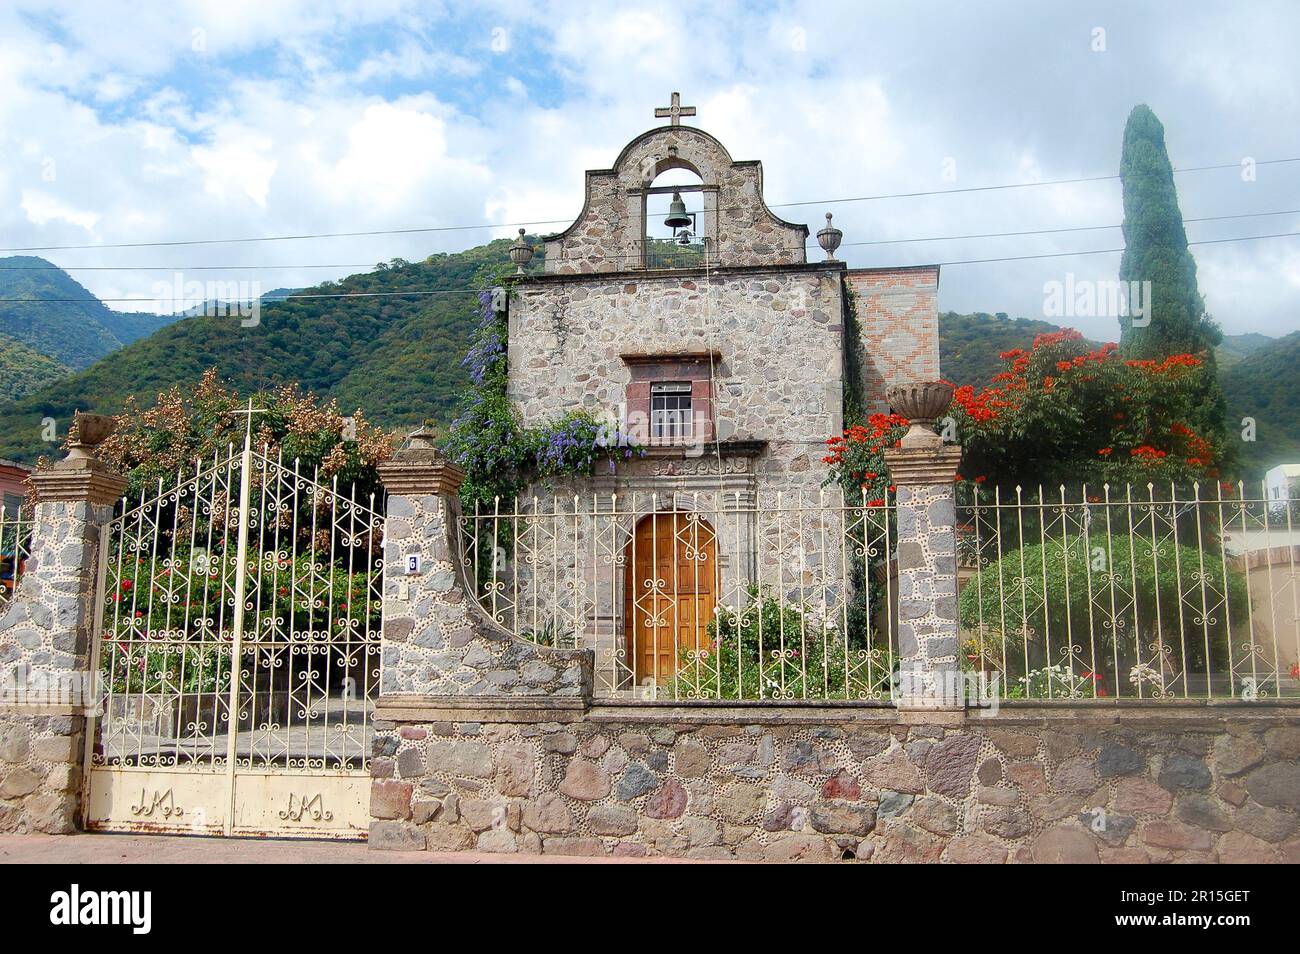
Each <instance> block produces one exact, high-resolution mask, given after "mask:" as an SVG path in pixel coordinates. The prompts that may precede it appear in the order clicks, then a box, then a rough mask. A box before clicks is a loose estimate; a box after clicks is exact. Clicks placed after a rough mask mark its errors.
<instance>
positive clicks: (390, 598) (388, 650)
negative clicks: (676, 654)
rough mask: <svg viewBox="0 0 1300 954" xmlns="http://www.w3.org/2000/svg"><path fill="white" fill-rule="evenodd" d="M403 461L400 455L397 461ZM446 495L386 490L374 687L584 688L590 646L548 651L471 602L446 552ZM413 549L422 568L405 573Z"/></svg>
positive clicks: (447, 690)
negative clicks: (377, 667)
mask: <svg viewBox="0 0 1300 954" xmlns="http://www.w3.org/2000/svg"><path fill="white" fill-rule="evenodd" d="M395 466H396V467H397V468H398V469H399V470H400V468H401V455H399V463H398V464H397V465H395ZM458 519H459V511H458V509H457V508H456V505H455V502H454V499H452V498H450V497H447V496H439V495H438V494H436V493H428V494H423V495H420V494H410V495H406V494H392V495H391V496H390V497H389V499H388V514H387V523H386V526H385V531H384V562H385V572H384V627H383V632H382V638H381V641H380V653H381V675H380V693H381V695H388V696H391V695H419V696H430V697H439V696H440V697H447V696H457V697H478V696H485V695H492V696H538V697H541V696H545V697H557V696H558V697H572V698H576V699H580V698H584V697H586V696H589V695H590V693H591V680H592V661H591V653H590V652H589V651H581V650H576V651H574V650H553V649H546V648H544V647H539V646H535V645H533V644H531V643H527V642H523V641H521V640H517V639H514V638H513V637H512V636H511V635H510V633H508V632H507V631H506V630H505V629H503V628H501V627H500V626H498V625H495V624H494V623H493V622H492V621H491V620H490V619H488V618H487V617H486V616H485V615H484V614H483V613H482V612H481V611H478V609H477V607H476V606H473V605H472V603H473V601H472V597H468V596H467V595H466V594H468V593H472V592H473V588H472V587H471V586H470V585H469V581H468V580H466V579H465V578H464V572H465V568H464V566H463V564H462V563H461V561H460V560H458V559H456V558H455V557H454V555H453V554H454V550H453V538H452V536H451V535H450V534H451V533H452V532H454V527H453V526H452V524H454V523H455V521H456V520H458ZM410 556H419V557H420V559H421V572H420V573H419V574H414V575H407V574H406V572H405V567H406V561H407V558H408V557H410Z"/></svg>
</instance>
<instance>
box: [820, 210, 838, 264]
mask: <svg viewBox="0 0 1300 954" xmlns="http://www.w3.org/2000/svg"><path fill="white" fill-rule="evenodd" d="M842 241H844V233H843V232H841V231H840V230H839V229H837V228H835V226H833V225H831V214H830V213H829V212H827V213H826V228H824V229H822V230H821V231H820V232H818V233H817V244H818V245H820V246H821V247H822V248H824V249H825V250H826V261H828V262H833V261H835V250H836V249H837V248H839V247H840V242H842Z"/></svg>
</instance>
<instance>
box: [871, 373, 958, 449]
mask: <svg viewBox="0 0 1300 954" xmlns="http://www.w3.org/2000/svg"><path fill="white" fill-rule="evenodd" d="M885 397H886V399H887V400H888V401H889V405H890V407H892V408H893V409H894V413H895V414H901V415H903V417H905V418H907V419H908V421H909V422H910V423H911V425H912V426H911V427H910V428H909V429H908V431H907V433H906V434H905V435H903V440H902V444H903V446H904V447H938V446H939V445H940V444H942V443H943V440H942V439H941V438H940V437H939V435H938V434H936V433H935V432H934V429H933V427H932V426H931V425H933V424H934V422H935V421H936V420H938V418H939V415H941V414H942V413H943V412H944V411H946V410H947V409H948V405H949V404H951V403H952V385H951V384H948V383H947V382H945V381H923V382H918V383H914V384H896V385H894V386H893V387H891V388H890V389H889V390H888V391H886V392H885Z"/></svg>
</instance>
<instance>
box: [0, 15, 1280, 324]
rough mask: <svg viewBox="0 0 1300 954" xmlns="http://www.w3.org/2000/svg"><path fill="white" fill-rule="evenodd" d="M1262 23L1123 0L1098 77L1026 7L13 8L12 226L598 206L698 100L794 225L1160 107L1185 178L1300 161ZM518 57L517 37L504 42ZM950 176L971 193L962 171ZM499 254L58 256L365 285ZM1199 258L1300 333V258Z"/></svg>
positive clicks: (1072, 155) (282, 250)
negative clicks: (653, 134) (359, 273)
mask: <svg viewBox="0 0 1300 954" xmlns="http://www.w3.org/2000/svg"><path fill="white" fill-rule="evenodd" d="M1175 10H1177V11H1179V15H1178V16H1171V11H1175ZM1261 10H1262V12H1260V13H1259V15H1258V16H1255V17H1252V18H1245V17H1239V16H1238V17H1235V18H1234V17H1229V18H1227V21H1226V23H1225V20H1224V18H1223V17H1220V16H1217V15H1214V16H1212V15H1210V14H1208V13H1207V14H1200V13H1196V14H1195V15H1192V14H1188V15H1183V14H1182V13H1181V7H1173V6H1170V7H1165V8H1160V7H1159V6H1156V5H1152V7H1151V9H1146V8H1141V9H1139V8H1132V9H1130V8H1128V7H1125V8H1123V9H1122V10H1119V9H1116V10H1111V11H1110V12H1109V13H1108V15H1107V16H1106V21H1107V25H1108V36H1109V41H1110V42H1109V52H1107V53H1106V54H1104V55H1095V54H1091V53H1090V52H1089V51H1088V49H1087V39H1088V36H1089V32H1088V31H1089V29H1090V27H1091V26H1092V25H1094V24H1093V23H1092V19H1093V17H1092V16H1091V15H1086V16H1085V15H1084V14H1082V13H1076V12H1073V11H1070V10H1066V9H1056V8H1051V9H1048V8H1042V9H1038V10H1036V11H1035V12H1034V13H1033V14H1032V15H1026V14H1025V13H1024V11H1023V10H1022V9H1021V8H1020V7H1019V6H1017V5H1014V4H1009V3H1008V4H1006V5H1001V6H999V5H992V4H990V5H980V6H979V8H978V9H976V8H973V7H969V6H968V5H964V4H959V3H954V4H953V5H951V6H949V7H944V8H937V9H936V10H933V11H929V12H926V13H921V12H918V11H917V10H916V9H914V8H912V7H911V6H909V5H892V6H887V7H877V8H873V9H863V8H861V7H860V5H859V4H856V3H850V2H843V3H840V2H834V0H825V2H818V3H815V4H812V3H808V4H804V3H797V2H791V3H785V4H782V5H780V6H778V7H776V8H771V9H766V8H765V9H755V8H753V7H752V6H742V5H731V4H726V3H723V4H717V5H713V6H709V7H707V8H701V9H699V10H693V11H690V16H689V17H687V16H686V13H685V11H684V10H683V11H674V10H671V9H669V10H666V9H665V8H664V7H663V5H662V4H641V5H638V6H619V7H617V8H612V7H611V5H609V4H607V3H597V2H592V3H586V4H579V3H563V4H553V5H538V4H535V3H525V2H521V0H498V2H495V3H491V4H489V5H486V6H484V5H477V4H476V5H469V4H463V3H450V4H448V5H447V6H445V7H444V6H442V5H430V4H428V3H417V2H414V0H411V2H405V0H372V2H363V0H355V2H345V0H321V2H308V0H283V2H275V3H267V2H265V0H239V2H237V3H232V2H231V0H207V2H201V0H180V2H164V0H137V2H135V3H133V4H132V5H131V6H129V7H125V8H123V7H111V6H110V5H107V4H68V5H57V6H54V7H52V8H51V7H47V6H46V5H44V4H41V3H37V2H35V0H19V2H18V3H17V4H14V5H11V7H10V8H9V9H7V10H6V11H0V231H3V234H5V236H6V244H10V245H44V244H65V243H66V244H80V243H82V242H85V241H87V239H88V237H89V239H90V240H91V241H101V242H114V241H151V240H152V241H168V240H176V239H184V238H192V237H210V236H215V237H222V236H236V235H255V234H267V235H271V234H286V233H299V232H312V231H322V232H335V231H361V230H366V229H384V228H406V227H413V226H421V225H440V226H442V225H461V224H467V223H476V222H484V221H487V220H489V219H493V220H497V221H503V220H505V221H527V220H536V219H554V218H560V217H563V216H573V215H576V214H577V212H578V210H579V208H580V207H581V203H582V185H583V171H584V170H585V169H587V168H604V167H608V166H609V165H610V163H611V162H612V161H613V160H614V158H615V156H616V155H617V154H618V151H619V150H620V149H621V148H622V146H623V145H624V144H625V143H626V142H627V141H628V140H629V139H631V138H632V137H633V136H635V135H636V134H637V133H639V132H640V131H642V130H644V129H645V128H647V127H649V126H650V125H652V124H653V123H656V122H657V120H655V119H654V117H653V114H652V109H653V107H655V106H661V105H664V104H666V103H667V102H668V96H669V94H670V93H671V92H672V91H673V90H680V91H681V93H682V96H683V102H684V103H685V104H687V105H694V106H697V107H698V108H699V110H700V113H699V116H698V117H696V118H695V119H693V120H690V122H692V123H694V124H697V125H700V126H702V127H704V128H706V129H708V130H709V131H710V132H712V133H714V134H715V135H717V136H719V138H720V139H721V140H722V141H723V143H724V144H725V145H726V146H727V147H728V149H729V150H730V151H731V153H732V155H733V156H734V157H735V158H737V159H759V160H762V162H763V164H764V175H765V186H766V193H767V198H768V200H769V201H770V202H772V203H781V202H789V201H803V200H813V199H818V200H819V199H832V198H842V197H848V196H864V195H866V196H870V195H880V194H883V193H894V192H918V191H920V192H925V191H931V190H936V189H945V188H953V187H968V186H976V185H984V184H996V183H1004V182H1014V181H1024V180H1036V179H1050V178H1062V177H1070V176H1082V175H1090V174H1098V173H1103V174H1104V173H1107V172H1112V171H1115V169H1116V166H1117V163H1118V158H1119V151H1120V136H1121V133H1122V129H1123V123H1124V118H1125V116H1126V115H1127V112H1128V110H1129V109H1130V108H1131V107H1132V105H1133V104H1134V101H1135V100H1136V99H1139V98H1145V99H1147V100H1148V101H1149V102H1150V103H1151V105H1152V107H1153V108H1154V109H1155V110H1156V112H1157V114H1158V115H1160V117H1161V118H1162V120H1163V121H1164V122H1165V124H1166V128H1167V133H1168V139H1169V146H1170V150H1171V155H1172V157H1173V159H1174V162H1175V164H1176V165H1198V164H1206V163H1213V162H1222V161H1230V160H1233V159H1234V158H1235V157H1239V156H1242V155H1252V156H1255V157H1257V158H1272V157H1278V156H1286V155H1291V154H1293V153H1294V152H1295V150H1296V149H1297V148H1298V147H1297V146H1296V143H1295V141H1294V129H1296V128H1300V121H1298V120H1300V117H1298V116H1297V109H1300V106H1298V105H1297V98H1296V94H1295V90H1296V89H1300V62H1298V61H1297V59H1296V58H1295V57H1294V56H1292V55H1290V53H1289V52H1288V51H1290V50H1291V49H1293V48H1294V47H1295V42H1294V41H1295V37H1296V33H1297V25H1300V11H1297V10H1295V9H1294V8H1291V7H1288V6H1286V5H1277V6H1270V7H1267V8H1261ZM936 19H939V20H942V23H943V26H944V29H942V30H937V29H935V23H936ZM1264 19H1267V21H1268V24H1269V26H1268V28H1267V29H1263V28H1262V27H1261V26H1260V23H1261V22H1263V20H1264ZM46 22H53V23H54V24H55V25H56V29H52V30H46V29H44V28H43V27H42V26H41V24H42V23H46ZM195 31H200V33H198V34H196V32H195ZM494 31H495V32H494ZM196 35H199V36H201V37H202V40H203V43H202V44H201V45H202V47H203V48H202V49H201V50H196V49H195V48H194V46H195V44H194V39H195V36H196ZM494 36H496V37H500V38H504V39H505V42H504V43H501V42H498V43H497V44H496V46H495V47H494V46H493V39H494ZM1135 38H1147V39H1144V40H1143V41H1142V42H1141V43H1138V42H1137V41H1136V40H1135ZM1150 38H1154V39H1150ZM413 87H418V88H422V89H425V91H424V92H421V93H419V94H418V95H412V94H411V93H410V90H411V89H412V88H413ZM949 158H951V159H952V160H953V161H954V162H955V167H954V168H955V172H956V177H957V178H956V180H955V181H952V180H950V179H947V178H945V176H944V161H945V160H946V159H949ZM46 160H52V161H53V163H54V168H55V169H56V170H57V175H56V178H55V179H54V180H53V181H49V180H48V178H47V174H48V169H49V166H48V165H47V164H46ZM1294 172H1295V167H1294V166H1274V167H1261V174H1260V180H1259V182H1257V183H1254V184H1252V185H1251V186H1250V187H1249V188H1247V187H1246V186H1245V185H1243V184H1242V183H1241V182H1240V180H1239V177H1237V176H1235V175H1234V174H1233V173H1232V172H1231V171H1229V172H1227V173H1224V174H1219V173H1198V174H1189V175H1187V176H1180V177H1179V182H1178V184H1179V190H1180V198H1181V200H1182V207H1183V210H1184V213H1185V214H1186V215H1188V216H1200V215H1214V214H1228V213H1232V212H1240V211H1263V210H1268V209H1276V208H1290V207H1292V206H1293V205H1294V192H1293V188H1292V184H1293V183H1294ZM776 211H777V212H778V214H780V215H782V216H783V217H785V218H788V219H792V220H794V221H800V222H807V223H808V224H809V225H810V226H811V227H812V228H813V230H814V231H815V230H816V228H817V227H818V226H819V224H820V223H821V221H822V215H823V213H824V212H825V211H833V212H834V213H835V222H836V225H837V226H839V227H840V228H842V229H843V230H844V232H845V243H846V244H845V247H844V249H843V250H842V254H843V255H844V257H845V258H846V259H847V260H848V261H849V262H850V264H854V265H876V264H895V263H897V264H911V263H917V262H924V261H930V262H933V261H955V260H960V259H967V258H987V257H1002V256H1007V257H1010V256H1016V255H1022V254H1032V253H1050V252H1057V251H1070V250H1081V249H1090V248H1107V247H1112V246H1116V245H1119V244H1120V237H1119V234H1118V232H1116V231H1111V232H1082V233H1072V234H1071V233H1065V234H1060V235H1039V236H1023V237H1016V238H1004V239H979V240H968V241H952V242H943V243H929V244H921V243H916V244H896V245H855V244H854V243H857V242H878V241H882V240H895V239H901V238H911V237H920V236H937V235H957V234H965V233H983V232H1001V231H1016V230H1027V229H1041V228H1060V227H1062V226H1072V225H1093V224H1107V223H1115V224H1117V223H1118V222H1119V220H1120V216H1121V215H1122V208H1121V204H1120V192H1119V187H1118V184H1117V183H1116V182H1114V181H1109V182H1100V183H1087V184H1077V185H1070V186H1053V187H1041V188H1034V189H1023V190H1008V191H1000V192H974V193H960V194H956V195H947V196H927V197H916V198H909V199H888V200H875V201H862V202H852V203H841V204H835V205H830V204H826V205H823V204H821V203H818V204H816V205H809V206H796V207H792V208H778V209H777V210H776ZM1256 226H1258V231H1259V232H1264V231H1284V230H1285V229H1283V228H1280V227H1278V226H1277V222H1276V221H1275V220H1246V221H1239V222H1225V223H1206V224H1204V225H1201V226H1197V227H1194V228H1192V229H1191V231H1192V234H1193V237H1194V238H1217V237H1220V236H1228V235H1236V234H1251V230H1252V229H1255V228H1256ZM498 232H501V233H503V232H504V230H498ZM488 234H493V233H489V232H487V231H482V232H480V231H473V232H449V233H428V234H423V235H415V236H397V235H392V236H377V237H372V238H367V239H354V240H342V239H339V240H329V241H321V242H302V243H275V244H252V245H236V246H216V247H198V248H191V249H169V250H135V251H132V252H131V253H129V254H128V253H127V252H125V251H120V252H112V251H109V250H103V251H91V252H78V253H75V254H73V253H67V254H66V255H55V254H51V256H50V257H51V258H53V259H54V260H55V261H57V262H58V263H59V264H65V265H76V264H120V263H131V262H134V263H145V264H166V263H170V262H176V263H182V264H184V263H190V264H197V263H214V264H222V263H229V264H245V263H247V264H266V263H289V264H295V263H312V262H337V263H340V264H361V263H367V262H374V261H378V260H380V259H389V258H392V257H396V256H400V257H404V258H420V257H423V256H424V255H427V254H428V253H429V252H432V251H441V250H451V249H455V248H461V247H465V246H466V245H469V244H473V243H476V242H478V241H481V240H482V239H483V238H485V237H486V236H487V235H488ZM164 251H165V252H166V254H165V255H164ZM813 251H814V253H815V251H816V250H815V248H814V249H813ZM1194 251H1195V254H1196V255H1197V259H1198V261H1199V262H1200V264H1201V270H1200V275H1201V287H1202V291H1203V292H1204V293H1205V295H1206V297H1207V299H1208V300H1209V301H1210V302H1211V303H1212V307H1213V310H1214V312H1215V314H1216V316H1217V317H1218V318H1219V319H1220V320H1221V321H1222V322H1223V323H1224V325H1225V326H1226V327H1227V328H1228V330H1230V331H1244V330H1262V331H1266V332H1269V333H1274V334H1280V333H1286V332H1287V331H1290V330H1292V329H1294V328H1295V327H1296V325H1297V321H1296V317H1297V311H1298V309H1297V295H1298V294H1300V293H1298V292H1297V289H1296V282H1297V275H1300V264H1297V261H1298V258H1300V247H1298V246H1297V245H1296V244H1294V241H1292V243H1291V244H1288V243H1287V240H1275V241H1274V242H1271V243H1270V242H1259V243H1246V244H1242V245H1224V246H1201V247H1199V248H1197V249H1195V250H1194ZM1117 266H1118V256H1113V255H1112V256H1087V257H1084V256H1079V257H1073V256H1072V257H1063V258H1060V259H1045V260H1040V261H1028V262H1006V263H999V264H994V265H980V266H952V267H950V268H947V269H945V271H944V275H943V286H942V291H941V306H942V307H944V308H954V309H958V310H975V309H979V310H987V311H1008V312H1010V313H1012V314H1025V315H1029V316H1037V315H1039V314H1041V309H1042V285H1043V282H1044V281H1045V280H1048V279H1051V278H1059V277H1060V275H1062V274H1064V273H1065V272H1067V271H1072V272H1074V273H1075V274H1076V276H1079V277H1084V276H1086V277H1089V278H1108V277H1113V276H1114V272H1115V270H1116V268H1117ZM347 271H348V269H346V268H344V269H340V270H339V271H337V272H335V273H328V272H322V271H320V270H307V269H296V270H295V269H286V270H277V271H275V272H268V273H266V274H265V275H264V276H263V277H264V278H265V281H264V284H266V286H267V287H272V286H275V285H305V284H310V283H314V282H316V281H319V280H321V279H323V278H327V277H339V276H340V275H342V274H346V273H347ZM75 277H78V278H79V279H84V280H85V283H86V284H87V286H88V287H90V288H91V289H92V290H94V291H96V292H97V293H100V294H104V295H110V294H113V295H115V296H117V297H120V296H122V295H130V294H133V293H134V294H147V291H148V289H149V288H150V286H151V284H152V282H153V281H154V280H155V279H156V278H157V277H158V276H157V274H155V273H150V272H145V271H142V270H141V271H132V272H125V273H81V274H76V275H75ZM1083 330H1085V331H1087V332H1088V333H1090V334H1106V333H1110V334H1113V331H1110V332H1107V331H1104V330H1099V329H1086V328H1085V329H1083Z"/></svg>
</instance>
